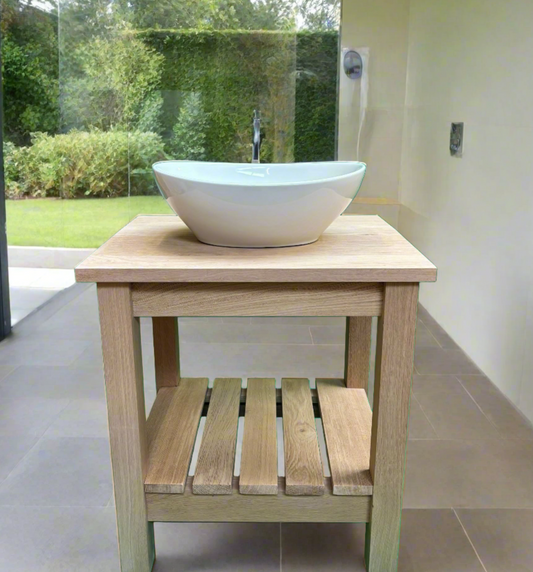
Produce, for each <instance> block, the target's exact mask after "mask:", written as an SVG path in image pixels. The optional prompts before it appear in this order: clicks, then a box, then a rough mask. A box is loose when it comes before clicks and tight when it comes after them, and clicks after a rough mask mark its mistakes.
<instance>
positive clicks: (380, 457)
mask: <svg viewBox="0 0 533 572" xmlns="http://www.w3.org/2000/svg"><path fill="white" fill-rule="evenodd" d="M417 302H418V284H387V285H386V287H385V302H384V308H383V316H382V317H381V318H379V322H378V341H377V355H376V378H375V385H374V404H373V405H374V409H373V416H372V439H371V449H370V474H371V476H372V481H373V483H374V491H373V498H372V518H371V525H370V526H369V527H368V530H367V542H366V559H367V567H368V572H396V569H397V562H398V547H399V542H400V518H401V513H402V494H403V476H404V470H405V448H406V445H407V420H408V417H409V397H410V391H411V379H412V374H413V356H414V349H415V330H416V312H417Z"/></svg>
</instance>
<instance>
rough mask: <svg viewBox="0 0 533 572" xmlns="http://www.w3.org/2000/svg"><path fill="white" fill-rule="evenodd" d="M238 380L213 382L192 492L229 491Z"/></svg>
mask: <svg viewBox="0 0 533 572" xmlns="http://www.w3.org/2000/svg"><path fill="white" fill-rule="evenodd" d="M240 401H241V380H240V379H238V378H219V379H215V382H214V384H213V392H212V394H211V401H210V402H209V409H208V411H207V419H206V421H205V429H204V434H203V437H202V444H201V446H200V452H199V453H198V463H197V465H196V471H195V473H194V481H193V487H192V490H193V492H194V494H198V495H229V494H231V492H232V480H233V469H234V461H235V445H236V442H237V424H238V421H239V405H240Z"/></svg>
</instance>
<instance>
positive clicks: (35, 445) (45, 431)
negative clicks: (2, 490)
mask: <svg viewBox="0 0 533 572" xmlns="http://www.w3.org/2000/svg"><path fill="white" fill-rule="evenodd" d="M72 401H73V400H72V399H69V400H68V401H67V404H66V405H65V407H63V409H61V411H60V412H59V413H58V414H57V415H56V416H55V417H54V418H53V419H52V420H51V421H50V423H49V424H48V425H47V426H46V429H45V430H44V431H43V432H42V433H41V434H40V435H39V436H38V437H37V440H36V441H35V443H34V444H33V446H32V447H31V448H30V450H29V451H26V454H25V455H24V456H23V457H22V458H21V459H19V461H18V463H17V464H16V465H15V466H14V467H13V468H12V469H11V471H9V473H8V474H7V475H6V476H5V477H4V479H3V480H2V481H0V482H2V483H5V482H6V481H7V480H8V479H9V477H10V476H11V475H12V474H13V471H15V469H16V468H17V467H18V466H19V465H20V463H22V461H24V459H25V458H26V457H27V456H28V455H29V454H30V453H31V452H32V451H33V450H34V449H35V447H37V445H38V444H39V443H40V442H41V441H42V440H43V439H44V436H45V435H46V433H47V432H48V429H50V427H52V425H53V424H54V423H55V422H56V421H57V419H58V418H59V416H60V415H61V414H62V413H63V411H65V409H66V408H67V407H68V406H69V405H70V404H71V403H72Z"/></svg>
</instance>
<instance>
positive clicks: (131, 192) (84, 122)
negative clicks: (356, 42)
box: [1, 0, 339, 248]
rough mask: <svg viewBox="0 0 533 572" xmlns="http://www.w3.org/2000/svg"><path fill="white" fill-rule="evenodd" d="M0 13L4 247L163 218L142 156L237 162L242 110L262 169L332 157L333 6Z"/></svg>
mask: <svg viewBox="0 0 533 572" xmlns="http://www.w3.org/2000/svg"><path fill="white" fill-rule="evenodd" d="M295 6H297V7H298V10H299V12H298V13H297V12H296V10H295ZM2 8H3V19H2V24H1V26H2V37H3V46H2V58H3V59H2V74H3V76H2V77H3V100H4V125H3V135H4V142H3V155H4V178H5V191H6V197H7V199H8V200H7V201H6V205H7V225H8V241H9V243H10V244H12V245H24V246H65V247H76V248H79V247H96V246H99V245H100V244H101V243H102V242H103V241H105V240H106V239H107V238H108V237H109V236H111V235H112V234H113V233H114V232H116V231H117V230H118V229H119V228H121V227H122V226H123V225H124V224H126V223H127V222H128V221H129V220H131V218H133V217H134V216H136V215H137V214H139V213H146V214H156V213H169V212H170V210H169V208H168V207H167V205H166V203H165V201H164V200H163V199H162V198H161V197H160V196H159V194H158V190H157V188H156V185H155V183H154V180H153V176H152V173H151V165H152V163H154V162H155V161H158V160H164V159H194V160H205V161H232V162H249V161H250V157H251V118H252V114H253V110H254V109H260V110H261V113H262V117H263V122H262V137H263V144H262V148H261V161H262V162H292V161H318V160H331V159H333V158H334V154H335V121H336V105H337V96H336V81H337V79H336V78H337V59H338V41H339V38H338V13H337V12H338V5H337V3H335V2H330V1H328V0H324V1H323V2H318V0H308V1H305V2H299V3H298V4H297V5H293V6H292V7H291V5H290V3H288V4H287V3H286V2H281V1H280V2H277V0H271V1H265V2H261V1H259V2H258V1H249V2H248V1H246V0H236V1H235V2H229V3H228V2H217V1H215V0H209V1H208V0H196V1H195V2H191V3H190V4H185V5H184V4H183V2H181V1H178V0H168V1H163V2H157V3H154V2H151V3H149V2H147V1H146V0H142V1H141V0H138V1H136V2H128V3H121V2H111V1H109V2H106V1H104V2H102V1H101V0H79V1H78V0H72V1H71V0H62V1H61V10H59V11H58V9H57V8H58V7H57V6H53V5H50V6H49V8H48V9H43V7H42V4H41V3H40V4H39V6H36V5H33V4H32V3H31V2H30V3H26V2H24V3H23V2H20V1H19V0H3V5H2ZM163 24H164V25H163ZM258 24H259V25H260V26H261V28H262V29H260V30H258V29H256V28H257V26H258Z"/></svg>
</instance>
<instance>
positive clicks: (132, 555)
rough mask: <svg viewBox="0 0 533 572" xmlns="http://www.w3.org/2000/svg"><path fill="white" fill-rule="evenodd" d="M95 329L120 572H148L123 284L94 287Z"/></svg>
mask: <svg viewBox="0 0 533 572" xmlns="http://www.w3.org/2000/svg"><path fill="white" fill-rule="evenodd" d="M98 303H99V307H100V328H101V333H102V349H103V357H104V372H105V383H106V398H107V413H108V418H109V442H110V448H111V465H112V469H113V486H114V492H115V507H116V515H117V533H118V545H119V558H120V567H121V570H122V572H149V571H150V570H151V569H152V565H153V562H154V558H155V550H154V539H153V524H152V523H149V522H148V520H147V515H146V502H145V497H144V477H145V474H146V465H147V444H146V431H145V424H146V415H145V410H144V391H143V377H142V359H141V345H140V327H139V319H138V318H134V317H133V312H132V303H131V293H130V287H129V285H128V284H99V285H98Z"/></svg>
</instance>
